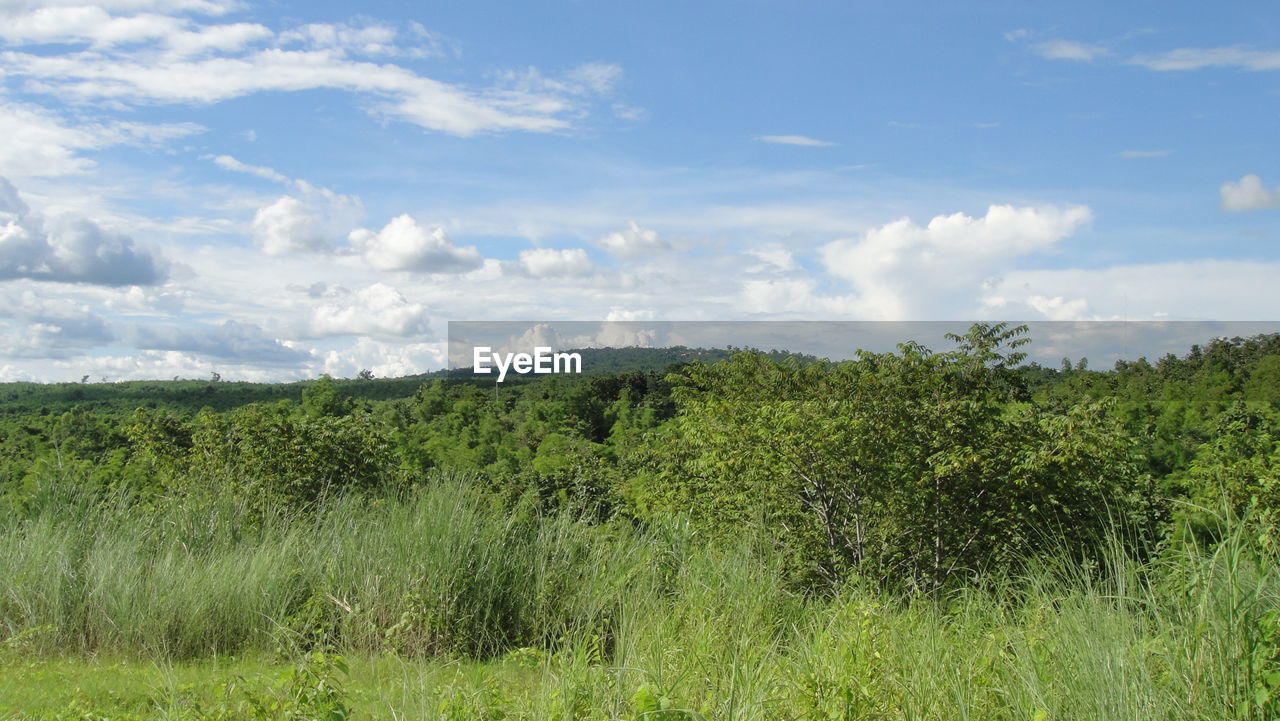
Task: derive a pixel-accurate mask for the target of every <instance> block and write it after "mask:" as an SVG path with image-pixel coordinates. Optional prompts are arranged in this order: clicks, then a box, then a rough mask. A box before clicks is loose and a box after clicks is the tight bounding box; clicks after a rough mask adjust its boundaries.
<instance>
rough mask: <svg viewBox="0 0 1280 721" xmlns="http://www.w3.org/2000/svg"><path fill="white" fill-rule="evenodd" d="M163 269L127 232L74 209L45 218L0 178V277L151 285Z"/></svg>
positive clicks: (160, 261)
mask: <svg viewBox="0 0 1280 721" xmlns="http://www.w3.org/2000/svg"><path fill="white" fill-rule="evenodd" d="M166 272H167V263H166V262H165V261H164V260H163V259H162V258H160V257H159V256H158V255H155V254H153V253H151V252H149V251H146V250H142V249H139V248H137V247H135V246H134V244H133V240H132V239H131V238H129V237H128V236H124V235H119V234H116V233H110V232H108V231H106V230H103V229H102V228H101V227H99V226H98V225H97V224H96V223H94V222H93V221H90V220H88V219H86V218H82V217H79V216H76V215H72V214H62V215H59V216H56V217H54V218H51V219H45V218H43V217H42V216H40V215H38V214H36V213H33V212H32V211H31V210H30V209H29V208H28V207H27V205H26V204H25V203H23V202H22V199H21V198H19V197H18V191H17V189H16V188H14V187H13V185H12V184H10V183H9V181H8V180H6V179H4V178H0V280H7V279H13V278H31V279H34V280H49V281H63V282H68V283H93V284H99V285H117V286H118V285H152V284H154V283H158V282H159V281H160V280H162V279H163V278H164V276H165V274H166Z"/></svg>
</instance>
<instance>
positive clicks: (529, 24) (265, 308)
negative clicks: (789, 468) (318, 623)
mask: <svg viewBox="0 0 1280 721" xmlns="http://www.w3.org/2000/svg"><path fill="white" fill-rule="evenodd" d="M903 5H907V6H909V7H906V8H904V7H900V6H903ZM355 7H356V6H354V5H352V4H351V3H346V2H344V3H333V2H323V1H310V2H294V1H291V0H274V1H272V2H261V3H255V2H248V1H241V0H110V1H108V2H100V3H97V4H93V5H89V4H84V3H83V2H81V0H0V178H3V179H2V180H0V380H26V379H31V380H70V379H74V380H79V379H80V378H81V377H82V376H84V375H90V376H91V377H92V378H93V379H95V380H96V379H100V378H106V379H111V380H118V379H125V378H169V377H173V376H183V377H208V376H209V373H210V372H211V371H217V372H219V373H220V374H221V375H222V376H223V377H224V378H227V379H247V380H287V379H294V378H311V377H316V376H318V375H319V374H321V373H326V372H327V373H330V374H333V375H337V376H352V375H354V374H355V373H356V372H357V371H359V370H360V369H362V368H368V369H370V370H372V371H373V372H374V373H375V374H376V375H379V376H391V375H402V374H407V373H414V372H421V371H424V370H429V369H433V368H438V367H440V365H441V364H442V363H443V361H444V355H443V353H444V343H443V340H444V335H445V323H446V322H447V321H449V320H500V319H524V320H535V319H582V320H605V319H612V320H637V319H639V320H644V319H655V320H736V319H806V320H831V319H885V320H955V319H978V318H981V319H1049V320H1075V319H1121V318H1123V319H1160V318H1168V319H1213V320H1271V319H1275V317H1276V316H1277V315H1278V314H1277V312H1276V309H1277V308H1280V283H1277V281H1276V279H1277V278H1280V147H1278V146H1280V142H1278V140H1280V134H1278V132H1277V131H1278V130H1280V9H1277V8H1276V6H1275V5H1274V3H1272V2H1262V1H1259V2H1239V3H1227V4H1220V5H1216V6H1214V7H1213V8H1212V10H1211V11H1210V10H1208V9H1206V6H1204V5H1202V4H1199V3H1169V2H1133V3H1114V2H1106V3H1103V2H1076V3H1069V4H1067V3H1026V2H1015V1H1013V0H1009V1H1007V2H972V3H950V2H922V3H909V4H904V3H891V2H880V1H878V0H876V1H871V2H858V3H849V2H808V1H806V0H785V1H783V0H737V1H734V2H694V3H691V2H655V1H654V0H645V1H643V2H623V1H620V2H592V1H589V0H563V1H561V0H547V1H546V2H491V1H489V0H473V1H472V2H466V3H404V2H367V3H363V4H361V5H360V6H359V7H360V8H361V14H352V12H353V9H354V8H355Z"/></svg>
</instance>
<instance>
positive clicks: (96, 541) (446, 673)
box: [0, 475, 1280, 721]
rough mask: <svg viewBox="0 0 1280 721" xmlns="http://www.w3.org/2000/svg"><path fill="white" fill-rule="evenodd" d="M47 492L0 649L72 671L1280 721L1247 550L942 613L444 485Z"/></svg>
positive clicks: (24, 551) (769, 703)
mask: <svg viewBox="0 0 1280 721" xmlns="http://www.w3.org/2000/svg"><path fill="white" fill-rule="evenodd" d="M37 496H38V497H37V498H36V500H34V501H33V502H32V503H30V504H29V505H28V506H27V508H26V509H25V510H24V511H22V512H12V513H10V514H8V515H7V516H5V517H3V518H0V640H3V639H5V638H13V637H17V636H21V643H22V645H23V647H24V648H26V649H27V651H28V652H29V653H33V654H45V655H58V656H63V657H65V656H67V655H71V656H90V655H99V654H105V655H109V656H121V657H136V658H143V659H156V658H163V659H171V660H181V659H194V658H205V657H212V656H217V655H220V654H232V653H234V654H244V653H267V654H281V655H282V656H284V657H288V658H298V657H301V656H302V655H303V653H304V652H306V651H310V650H313V649H326V650H337V651H341V652H343V653H346V654H348V655H350V656H352V657H355V658H382V659H388V658H401V659H409V661H406V662H405V665H403V666H402V668H403V669H404V672H403V673H404V678H403V679H402V683H399V684H398V685H396V686H395V688H394V689H393V690H388V689H387V688H386V687H385V685H382V686H378V688H380V689H381V690H380V691H378V692H377V694H376V698H366V699H365V700H366V701H367V702H368V703H369V705H370V708H379V709H382V710H383V712H384V713H390V714H391V717H397V718H457V719H462V718H502V717H503V714H506V715H513V716H517V717H521V716H522V717H525V718H602V719H603V718H626V719H636V718H641V717H643V718H646V719H649V721H672V720H674V719H694V718H706V719H713V718H714V719H879V718H884V719H940V720H941V719H1009V720H1010V721H1012V720H1014V719H1017V720H1019V721H1027V720H1035V719H1041V720H1045V719H1133V720H1135V721H1136V720H1138V719H1143V720H1146V719H1229V718H1230V719H1267V718H1276V717H1277V712H1278V711H1280V709H1277V707H1276V699H1277V693H1276V692H1277V688H1276V686H1277V685H1280V630H1278V628H1280V624H1277V623H1276V609H1277V608H1280V582H1278V581H1277V578H1276V575H1275V573H1274V570H1273V569H1274V568H1275V566H1276V560H1277V557H1276V554H1275V553H1274V552H1273V551H1272V550H1270V549H1269V547H1268V546H1267V544H1266V543H1265V542H1262V541H1259V540H1258V539H1256V538H1253V537H1251V536H1250V535H1249V534H1248V533H1246V532H1244V531H1243V530H1239V531H1237V532H1236V533H1235V534H1233V535H1231V536H1230V537H1228V538H1227V539H1226V541H1224V542H1223V543H1221V544H1219V545H1216V546H1214V547H1212V548H1197V547H1194V546H1179V547H1171V548H1168V549H1166V552H1165V553H1164V554H1163V555H1162V556H1160V557H1159V558H1158V559H1157V560H1156V561H1153V562H1149V563H1140V562H1138V561H1135V560H1133V559H1132V558H1130V557H1129V556H1127V555H1126V554H1125V553H1124V552H1123V551H1122V550H1121V549H1120V548H1119V547H1118V546H1117V548H1116V549H1115V550H1114V552H1112V553H1110V554H1106V558H1107V561H1106V562H1105V563H1104V564H1103V566H1102V567H1100V568H1090V567H1085V566H1082V565H1080V564H1078V563H1073V562H1067V561H1055V560H1053V559H1045V560H1040V561H1037V562H1034V563H1031V564H1029V565H1028V568H1027V569H1026V570H1025V571H1024V572H1023V573H1022V574H1021V575H1018V576H1008V577H1004V578H1001V579H994V578H992V579H988V582H987V583H984V584H982V585H980V586H975V587H965V588H960V589H957V590H955V591H953V592H951V593H949V594H947V595H945V596H942V597H926V596H902V595H893V594H889V593H885V592H883V591H881V590H879V588H878V587H876V586H874V585H860V584H857V583H854V584H851V585H849V586H848V587H846V588H845V589H843V590H842V591H841V592H839V593H837V594H835V595H834V596H824V597H809V596H805V595H802V594H798V593H796V592H794V591H792V590H790V589H788V588H787V587H786V586H785V584H784V582H783V581H782V580H781V579H783V578H784V576H785V574H784V573H783V572H782V568H781V560H780V559H779V558H778V557H777V556H776V555H775V554H774V553H773V551H772V550H771V545H770V544H769V543H767V542H765V541H764V540H763V539H761V538H756V537H752V536H750V535H749V534H748V536H747V537H744V538H743V539H741V542H740V543H737V544H728V545H725V544H714V545H713V544H709V543H705V542H703V541H702V540H701V539H700V538H699V536H698V534H697V533H696V532H695V531H694V530H693V529H691V528H690V527H689V526H688V525H687V524H685V523H683V522H681V521H680V520H679V519H671V520H669V521H668V522H665V523H660V524H656V525H654V526H651V527H648V528H644V529H636V528H632V527H630V526H626V525H610V524H605V525H597V524H590V523H585V522H580V521H578V520H576V519H575V518H573V517H572V516H570V515H568V514H552V515H540V514H538V513H535V512H534V511H533V510H532V508H530V507H521V508H517V509H516V510H515V511H511V510H505V509H498V508H495V507H493V506H491V505H490V504H489V503H488V501H486V498H485V497H484V496H483V495H482V494H480V493H478V492H476V491H474V490H473V489H472V486H471V485H470V484H469V483H468V482H467V480H466V479H465V478H461V477H451V476H447V475H442V476H439V477H437V478H435V479H433V481H432V482H431V483H429V484H427V485H425V486H424V487H422V488H420V489H418V490H417V491H415V492H413V493H412V494H410V495H408V496H407V497H404V498H390V497H388V498H380V499H361V498H340V499H334V500H331V501H329V502H328V503H326V504H324V505H323V506H322V507H320V508H318V509H311V510H310V511H308V512H307V513H306V514H288V513H278V514H267V515H266V517H264V518H258V519H257V520H255V521H253V522H249V521H248V520H247V519H248V518H249V514H247V513H245V512H244V509H241V508H239V507H237V506H236V504H235V503H234V502H232V501H228V500H225V499H218V498H214V499H211V500H209V501H207V502H201V503H193V502H190V501H188V502H182V503H177V502H175V503H158V504H152V505H150V506H147V507H142V506H139V505H138V504H136V503H132V502H130V501H129V499H115V500H114V501H113V500H111V499H109V498H105V497H103V496H102V495H100V494H98V495H92V494H90V495H86V494H85V493H84V492H83V491H82V490H76V487H75V486H74V484H61V485H60V484H59V483H57V482H53V481H51V482H50V483H49V485H48V487H46V488H43V489H41V491H40V493H39V494H37ZM450 659H480V660H486V662H487V665H485V666H482V667H480V668H482V669H489V670H488V671H481V672H469V673H463V672H462V671H461V669H462V668H463V667H462V666H458V665H456V664H454V663H451V662H449V660H450ZM468 668H474V667H468ZM424 669H426V670H424ZM513 669H514V670H513ZM0 708H3V701H2V700H0ZM387 709H392V710H393V711H391V712H388V711H387Z"/></svg>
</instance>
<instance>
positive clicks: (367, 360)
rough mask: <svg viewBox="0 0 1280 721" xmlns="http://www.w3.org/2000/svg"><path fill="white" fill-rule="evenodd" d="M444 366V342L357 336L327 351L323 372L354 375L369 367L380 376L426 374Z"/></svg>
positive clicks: (322, 364) (347, 375) (335, 374)
mask: <svg viewBox="0 0 1280 721" xmlns="http://www.w3.org/2000/svg"><path fill="white" fill-rule="evenodd" d="M444 365H445V350H444V343H442V342H430V343H403V344H400V343H388V342H383V341H378V340H374V339H372V338H358V339H356V341H355V343H353V344H352V345H350V346H348V347H346V348H341V349H337V350H331V351H328V352H326V353H325V354H324V357H323V359H322V361H321V366H320V368H319V369H318V370H319V371H320V372H323V373H328V374H329V375H331V376H335V377H338V378H353V377H355V375H356V374H357V373H359V372H360V371H361V370H365V369H368V370H369V371H372V372H373V374H374V375H375V376H377V377H379V378H392V377H400V376H408V375H416V374H418V373H426V372H427V371H430V370H435V369H437V368H440V367H442V366H444Z"/></svg>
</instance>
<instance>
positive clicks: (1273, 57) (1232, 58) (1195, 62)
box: [1129, 45, 1280, 71]
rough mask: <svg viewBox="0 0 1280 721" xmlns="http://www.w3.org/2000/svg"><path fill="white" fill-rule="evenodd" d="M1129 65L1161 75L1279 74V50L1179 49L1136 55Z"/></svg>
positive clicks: (1237, 47)
mask: <svg viewBox="0 0 1280 721" xmlns="http://www.w3.org/2000/svg"><path fill="white" fill-rule="evenodd" d="M1129 63H1130V64H1131V65H1141V66H1142V67H1145V68H1148V69H1151V70H1160V71H1174V70H1199V69H1201V68H1240V69H1243V70H1280V50H1252V49H1250V48H1245V47H1240V46H1238V45H1236V46H1229V47H1219V48H1178V49H1177V50H1170V51H1168V52H1164V53H1155V54H1148V55H1138V56H1135V57H1133V58H1131V59H1130V60H1129Z"/></svg>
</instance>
